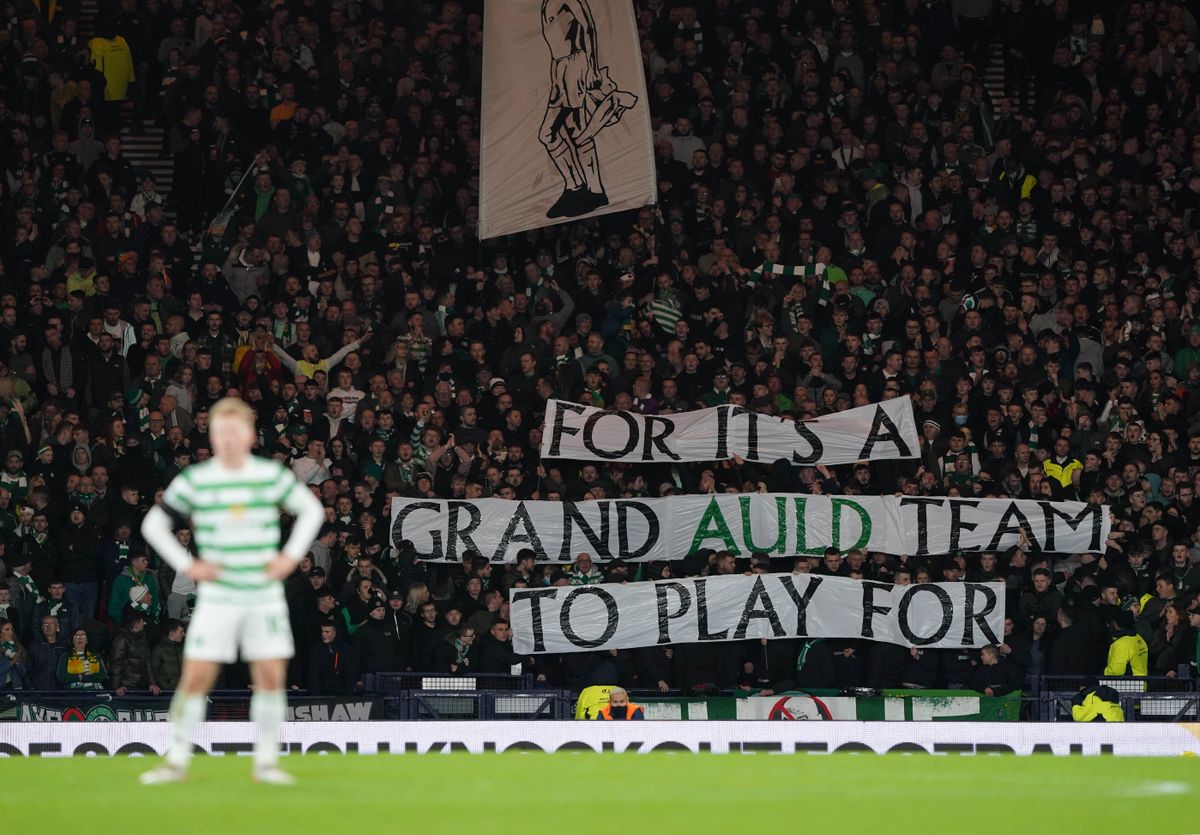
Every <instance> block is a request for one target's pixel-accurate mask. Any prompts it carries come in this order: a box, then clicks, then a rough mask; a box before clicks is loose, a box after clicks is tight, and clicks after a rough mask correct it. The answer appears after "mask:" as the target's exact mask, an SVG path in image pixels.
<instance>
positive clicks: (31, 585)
mask: <svg viewBox="0 0 1200 835" xmlns="http://www.w3.org/2000/svg"><path fill="white" fill-rule="evenodd" d="M14 576H16V578H17V584H18V585H19V586H20V587H21V588H22V589H24V590H25V594H27V595H29V597H31V598H32V599H33V602H34V603H41V602H43V601H44V600H45V599H46V598H44V597H42V593H41V592H40V591H38V587H37V583H35V582H34V581H33V578H32V577H30V576H29V575H28V574H17V575H14Z"/></svg>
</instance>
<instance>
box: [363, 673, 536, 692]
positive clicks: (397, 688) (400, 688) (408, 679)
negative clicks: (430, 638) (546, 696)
mask: <svg viewBox="0 0 1200 835" xmlns="http://www.w3.org/2000/svg"><path fill="white" fill-rule="evenodd" d="M363 689H364V690H367V691H370V692H373V693H379V694H381V695H384V696H397V695H400V694H402V693H406V692H408V691H410V690H536V689H538V688H537V682H536V681H535V680H534V677H533V676H531V675H522V676H509V675H502V674H499V673H480V674H478V675H470V676H452V675H447V674H446V673H413V672H404V673H367V674H366V675H365V676H363Z"/></svg>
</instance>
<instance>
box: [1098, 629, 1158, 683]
mask: <svg viewBox="0 0 1200 835" xmlns="http://www.w3.org/2000/svg"><path fill="white" fill-rule="evenodd" d="M1149 654H1150V649H1149V647H1147V646H1146V641H1145V639H1144V638H1143V637H1142V636H1141V635H1138V634H1133V635H1122V636H1121V637H1119V638H1116V639H1114V640H1113V642H1112V643H1111V644H1109V647H1108V664H1107V666H1105V668H1104V674H1105V675H1106V676H1144V675H1148V673H1147V672H1146V671H1147V669H1148V665H1147V656H1148V655H1149Z"/></svg>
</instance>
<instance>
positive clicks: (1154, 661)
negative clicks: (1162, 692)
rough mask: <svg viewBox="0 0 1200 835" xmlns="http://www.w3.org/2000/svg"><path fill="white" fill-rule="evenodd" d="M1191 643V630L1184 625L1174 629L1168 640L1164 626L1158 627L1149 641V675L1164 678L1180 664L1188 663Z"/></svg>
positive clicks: (1192, 639)
mask: <svg viewBox="0 0 1200 835" xmlns="http://www.w3.org/2000/svg"><path fill="white" fill-rule="evenodd" d="M1193 641H1194V638H1193V637H1192V630H1191V629H1190V628H1189V627H1187V626H1186V625H1183V624H1180V625H1179V626H1177V627H1175V634H1174V635H1172V636H1171V638H1170V639H1168V638H1167V630H1166V628H1165V624H1163V625H1160V626H1159V627H1158V629H1157V630H1155V633H1154V638H1153V640H1151V641H1150V675H1152V676H1165V675H1166V674H1167V673H1169V672H1173V671H1174V670H1175V669H1176V668H1177V667H1178V666H1179V665H1180V664H1186V663H1188V661H1190V660H1191V658H1190V657H1189V655H1190V652H1191V649H1192V647H1193V646H1194V644H1193Z"/></svg>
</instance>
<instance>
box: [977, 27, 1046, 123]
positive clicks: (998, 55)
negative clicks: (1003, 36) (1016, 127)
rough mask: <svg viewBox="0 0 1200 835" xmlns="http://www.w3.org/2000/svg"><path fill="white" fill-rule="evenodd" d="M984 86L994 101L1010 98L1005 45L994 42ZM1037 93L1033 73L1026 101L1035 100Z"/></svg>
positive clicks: (1026, 92) (985, 69) (985, 73)
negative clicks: (1005, 67)
mask: <svg viewBox="0 0 1200 835" xmlns="http://www.w3.org/2000/svg"><path fill="white" fill-rule="evenodd" d="M983 87H984V89H985V90H987V91H988V95H989V96H991V97H992V102H993V103H994V102H996V101H997V100H999V99H1004V98H1008V83H1007V79H1005V77H1004V47H1003V46H1001V45H1000V44H998V43H994V44H992V48H991V52H990V53H989V57H988V62H987V66H986V67H985V68H984V70H983ZM1035 95H1036V88H1035V86H1034V81H1033V77H1032V75H1031V76H1030V78H1029V86H1028V89H1026V90H1025V101H1027V102H1029V101H1033V98H1034V96H1035ZM1026 109H1028V108H1026Z"/></svg>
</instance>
